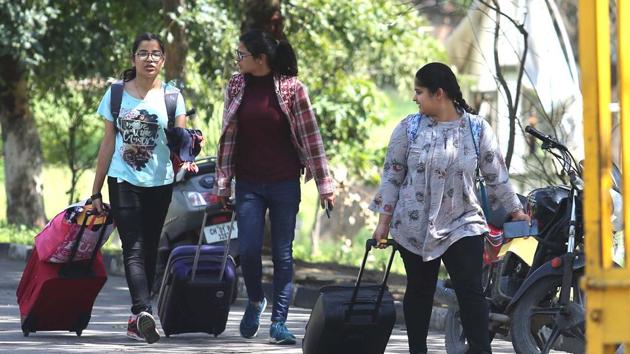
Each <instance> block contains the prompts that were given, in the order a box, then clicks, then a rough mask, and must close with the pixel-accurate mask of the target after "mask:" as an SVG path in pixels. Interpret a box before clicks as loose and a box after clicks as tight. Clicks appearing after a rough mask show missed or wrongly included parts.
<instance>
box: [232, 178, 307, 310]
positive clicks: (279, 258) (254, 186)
mask: <svg viewBox="0 0 630 354" xmlns="http://www.w3.org/2000/svg"><path fill="white" fill-rule="evenodd" d="M300 194H301V193H300V180H299V179H297V178H296V179H294V180H289V181H283V182H276V183H256V182H247V181H237V182H236V212H237V216H238V239H239V254H240V260H241V268H242V271H243V279H244V280H245V286H246V287H247V296H248V297H249V300H250V301H254V302H256V301H261V300H262V299H263V297H264V293H263V289H262V259H261V252H262V244H263V230H264V227H265V213H266V211H267V209H269V219H270V221H271V225H270V226H271V248H272V260H273V309H272V312H271V320H272V321H286V319H287V315H288V313H289V303H290V301H291V295H292V292H293V238H294V237H295V218H296V216H297V213H298V210H299V206H300Z"/></svg>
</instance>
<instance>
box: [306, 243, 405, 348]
mask: <svg viewBox="0 0 630 354" xmlns="http://www.w3.org/2000/svg"><path fill="white" fill-rule="evenodd" d="M374 245H376V242H375V241H374V240H372V239H370V240H368V242H367V244H366V250H365V257H364V258H363V263H362V264H361V269H360V270H359V275H358V277H357V281H356V283H355V284H354V285H347V286H343V285H333V286H326V287H323V288H322V289H321V294H320V296H319V298H318V299H317V302H316V303H315V306H314V307H313V311H311V316H310V318H309V320H308V323H307V324H306V331H305V333H304V340H303V341H302V350H303V352H304V354H382V353H383V352H385V348H386V347H387V342H388V341H389V336H390V335H391V333H392V329H393V327H394V323H395V322H396V309H395V307H394V299H393V298H392V295H391V294H390V293H389V291H387V277H388V276H389V271H390V269H391V266H392V261H393V260H394V255H395V253H396V244H395V243H394V241H393V240H389V242H388V245H391V246H392V247H393V251H392V255H391V257H390V259H389V264H388V266H387V270H386V271H385V275H384V277H383V282H382V283H381V284H378V285H361V277H362V276H363V269H364V268H365V262H366V260H367V257H368V253H369V251H370V249H371V248H372V247H373V246H374Z"/></svg>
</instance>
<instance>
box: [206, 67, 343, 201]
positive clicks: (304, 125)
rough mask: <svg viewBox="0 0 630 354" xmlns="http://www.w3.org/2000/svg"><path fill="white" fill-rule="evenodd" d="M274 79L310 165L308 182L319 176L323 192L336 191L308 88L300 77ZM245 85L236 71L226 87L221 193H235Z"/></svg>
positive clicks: (299, 148)
mask: <svg viewBox="0 0 630 354" xmlns="http://www.w3.org/2000/svg"><path fill="white" fill-rule="evenodd" d="M273 81H274V85H275V89H276V95H277V97H278V103H279V104H280V109H282V112H283V113H284V114H285V116H287V117H288V118H289V126H290V128H291V142H292V143H293V146H294V147H295V149H296V151H297V152H298V156H299V157H300V162H301V163H302V165H304V166H305V167H306V177H305V178H306V182H308V181H309V180H310V179H311V178H315V183H316V184H317V189H318V190H319V194H320V195H324V194H328V193H333V192H334V190H335V184H334V181H333V179H332V178H331V176H330V173H329V172H328V161H327V160H326V152H325V151H324V144H323V142H322V137H321V135H320V133H319V127H318V125H317V120H316V118H315V113H314V112H313V109H312V107H311V102H310V100H309V97H308V94H307V92H306V88H305V87H304V85H303V84H302V83H301V82H300V81H299V80H298V79H297V78H296V77H291V76H284V75H275V76H274V80H273ZM244 89H245V77H244V76H243V75H242V74H235V75H234V76H232V78H231V79H230V81H229V83H228V86H227V88H226V90H225V100H224V108H223V128H222V129H221V138H220V139H219V149H218V153H217V167H216V173H217V186H216V188H215V191H216V193H217V194H218V195H220V196H229V195H230V194H231V180H232V178H233V177H234V151H235V148H236V136H237V132H238V125H237V121H236V120H237V115H236V112H237V111H238V108H239V106H240V105H241V101H242V99H243V93H244V92H245V90H244Z"/></svg>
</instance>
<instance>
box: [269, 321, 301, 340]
mask: <svg viewBox="0 0 630 354" xmlns="http://www.w3.org/2000/svg"><path fill="white" fill-rule="evenodd" d="M269 343H272V344H295V336H294V335H293V333H291V332H289V329H288V328H287V326H285V324H284V322H282V321H278V322H272V323H271V328H270V329H269Z"/></svg>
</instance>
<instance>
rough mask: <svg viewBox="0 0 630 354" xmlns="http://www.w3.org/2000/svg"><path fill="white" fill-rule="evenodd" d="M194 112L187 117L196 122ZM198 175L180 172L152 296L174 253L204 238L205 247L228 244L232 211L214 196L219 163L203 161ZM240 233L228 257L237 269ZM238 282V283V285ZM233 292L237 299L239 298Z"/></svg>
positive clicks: (235, 232) (234, 234)
mask: <svg viewBox="0 0 630 354" xmlns="http://www.w3.org/2000/svg"><path fill="white" fill-rule="evenodd" d="M194 114H195V112H194V109H192V110H190V111H188V112H187V113H186V115H187V116H188V117H189V118H190V119H194ZM195 163H196V164H197V167H198V168H199V171H198V172H197V173H194V172H190V171H181V170H180V172H181V173H178V175H177V176H176V178H175V181H174V182H173V194H172V200H171V204H170V206H169V209H168V213H167V215H166V219H165V221H164V227H163V228H162V234H161V236H160V242H159V245H158V256H157V265H156V272H155V273H156V274H155V280H154V282H153V287H152V288H153V289H152V295H153V296H154V297H157V295H158V293H159V291H160V287H161V283H162V278H163V275H164V270H165V268H166V263H167V261H168V257H169V255H170V253H171V251H172V250H173V249H174V248H175V247H177V246H182V245H196V244H197V241H198V240H199V236H200V235H201V234H203V237H204V238H205V243H206V244H221V243H223V242H225V240H226V239H227V237H228V233H229V225H230V219H231V217H232V210H231V208H227V209H226V208H223V207H222V206H221V203H220V201H219V200H218V197H217V196H216V195H214V194H212V190H213V188H214V183H215V168H216V160H215V158H214V157H204V158H200V159H197V160H195ZM206 212H207V213H208V216H207V220H206V224H205V225H203V226H202V223H203V218H204V213H206ZM237 235H238V230H237V224H236V223H234V228H233V230H232V233H231V234H230V236H229V237H230V239H231V241H230V246H229V250H228V254H229V255H230V256H231V257H232V258H233V259H234V261H235V262H234V263H235V264H236V265H237V266H238V260H239V257H238V236H237ZM237 283H238V282H235V284H237ZM236 290H237V289H234V291H233V294H234V295H233V296H234V299H235V298H236V296H237V291H236Z"/></svg>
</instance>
